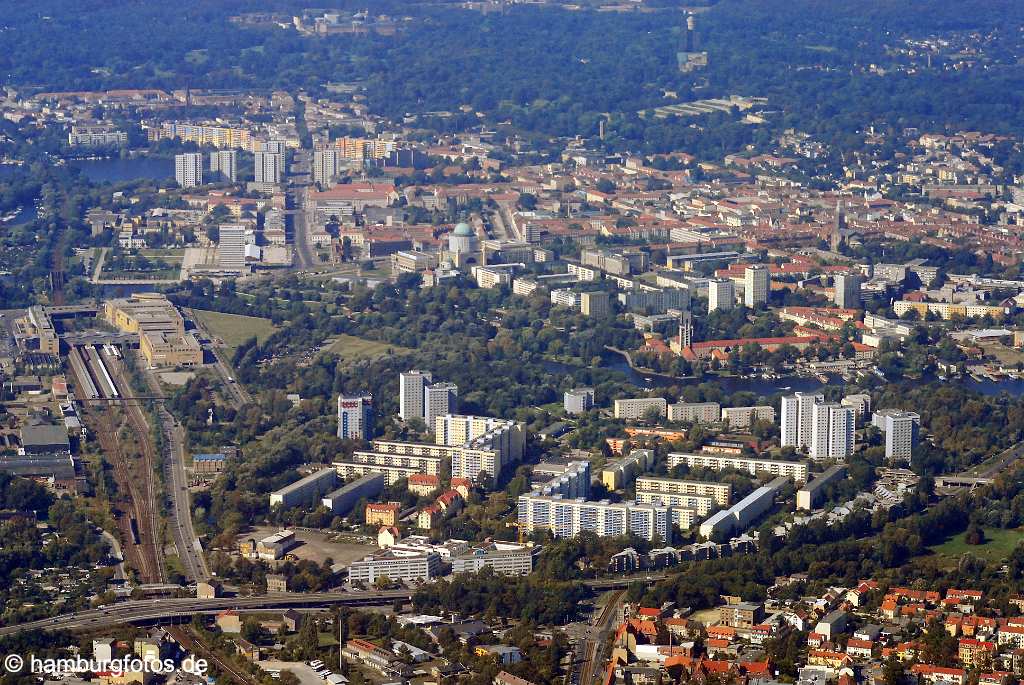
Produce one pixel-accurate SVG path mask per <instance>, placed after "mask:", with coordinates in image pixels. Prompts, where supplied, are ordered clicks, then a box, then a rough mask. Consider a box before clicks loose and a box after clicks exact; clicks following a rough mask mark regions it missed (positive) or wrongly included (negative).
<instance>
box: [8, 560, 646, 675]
mask: <svg viewBox="0 0 1024 685" xmlns="http://www.w3.org/2000/svg"><path fill="white" fill-rule="evenodd" d="M662 577H663V576H660V575H659V576H653V575H652V576H648V577H644V578H640V577H634V578H626V579H608V580H603V581H601V580H595V581H586V582H585V583H584V584H585V585H588V586H589V587H591V588H592V589H595V590H602V589H607V588H608V587H613V586H614V585H613V584H615V583H618V584H619V585H620V586H624V584H625V583H629V582H636V581H638V580H639V581H642V582H648V583H652V582H655V581H657V580H660V579H661V578H662ZM412 594H413V593H412V592H411V591H410V590H383V591H375V590H367V591H353V592H307V593H298V592H288V593H277V594H268V595H260V596H258V597H217V598H215V599H195V598H191V597H189V598H184V599H168V598H162V599H143V600H133V601H129V602H121V603H118V604H113V605H110V606H108V607H101V608H99V609H87V610H83V611H78V612H74V613H70V614H62V615H60V616H54V617H52V618H46V619H41V620H39V621H32V622H31V623H22V624H20V625H14V626H4V627H0V635H12V634H15V633H20V632H24V631H26V630H34V629H39V630H57V629H80V628H90V627H95V626H97V625H109V624H111V623H134V622H141V621H149V622H158V621H159V622H167V621H170V620H173V619H180V618H182V617H187V616H191V615H192V614H196V613H216V612H218V611H222V610H224V609H238V610H245V609H280V608H286V607H311V606H324V605H348V606H380V605H386V604H391V603H392V602H394V601H395V600H396V599H403V600H406V601H409V600H411V599H412ZM624 597H625V592H623V591H618V592H615V593H614V594H613V595H611V597H610V599H609V601H608V602H606V603H605V605H604V607H603V609H602V610H601V612H600V613H599V615H598V618H597V620H596V621H595V622H594V626H593V627H592V629H591V630H592V638H593V641H595V642H601V643H602V644H603V639H604V638H603V637H602V635H601V634H602V633H603V632H605V631H607V630H608V628H609V627H610V625H611V623H612V621H614V620H615V619H616V618H617V617H618V616H619V609H618V608H617V607H613V606H612V604H617V606H621V600H622V598H624ZM598 638H600V640H599V639H598ZM596 656H599V655H597V654H596V653H595V658H596ZM581 685H589V684H584V683H581Z"/></svg>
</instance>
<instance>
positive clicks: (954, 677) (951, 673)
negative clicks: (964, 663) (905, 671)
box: [910, 664, 967, 685]
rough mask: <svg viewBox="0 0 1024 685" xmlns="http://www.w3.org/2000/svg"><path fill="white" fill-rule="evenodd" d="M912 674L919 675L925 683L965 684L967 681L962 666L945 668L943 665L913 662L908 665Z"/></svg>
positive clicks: (965, 672)
mask: <svg viewBox="0 0 1024 685" xmlns="http://www.w3.org/2000/svg"><path fill="white" fill-rule="evenodd" d="M910 673H911V674H912V675H916V676H920V677H921V679H922V680H924V681H925V682H927V683H935V684H937V683H941V684H943V685H965V683H966V682H967V671H965V670H964V669H962V668H946V667H944V666H932V665H931V664H914V665H913V666H911V667H910Z"/></svg>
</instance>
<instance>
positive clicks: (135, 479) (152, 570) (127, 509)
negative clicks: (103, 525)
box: [71, 365, 164, 583]
mask: <svg viewBox="0 0 1024 685" xmlns="http://www.w3.org/2000/svg"><path fill="white" fill-rule="evenodd" d="M76 366H77V365H72V367H71V371H72V374H73V375H74V377H75V387H76V388H79V389H83V388H86V389H87V388H89V387H92V388H96V385H95V384H94V383H93V382H92V379H91V378H90V377H89V374H88V371H87V369H86V368H85V367H84V366H81V367H78V368H76ZM80 374H82V375H84V377H81V376H80ZM81 399H82V403H83V405H85V406H86V407H87V408H88V409H89V412H88V414H87V416H89V417H90V418H91V419H92V423H93V426H92V428H93V431H94V432H95V434H96V437H97V438H98V439H99V442H100V446H101V447H102V448H103V451H104V453H105V454H106V457H107V459H108V461H109V462H110V464H111V466H112V468H113V471H114V480H115V482H116V483H117V486H118V492H119V493H120V494H119V497H118V499H117V501H116V502H115V512H114V513H115V516H116V520H117V524H118V528H119V529H120V531H121V540H122V541H123V543H124V544H123V546H122V549H123V552H124V556H125V561H126V562H127V563H128V565H129V566H131V567H133V568H135V569H136V570H137V571H138V572H139V575H140V577H141V578H142V579H143V581H144V582H147V583H158V582H163V580H164V571H163V563H162V554H161V550H162V546H161V545H160V542H159V541H160V537H159V535H160V527H159V520H158V515H157V509H156V506H155V505H156V502H157V500H156V497H155V487H154V484H153V480H154V477H155V472H154V468H155V466H154V460H153V458H152V454H151V452H152V446H151V445H150V444H149V443H150V436H149V430H148V428H147V429H146V430H143V431H141V432H140V431H139V426H138V424H137V421H136V422H133V421H132V420H131V418H130V415H129V414H128V413H127V412H126V414H125V417H126V418H128V423H129V427H130V428H131V429H132V432H134V433H136V436H137V443H138V444H139V445H140V447H141V450H140V451H141V454H142V460H141V463H139V462H138V461H136V460H133V459H132V457H131V456H130V455H129V454H128V452H126V450H125V449H124V447H123V444H122V441H121V439H120V437H119V436H118V431H119V429H120V428H121V426H122V425H123V424H122V423H120V422H115V418H116V417H117V414H118V413H119V410H118V409H117V408H115V407H112V406H108V405H105V403H103V402H102V401H100V400H101V399H102V398H91V399H86V397H85V396H83V397H82V398H81Z"/></svg>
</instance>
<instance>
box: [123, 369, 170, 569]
mask: <svg viewBox="0 0 1024 685" xmlns="http://www.w3.org/2000/svg"><path fill="white" fill-rule="evenodd" d="M110 366H111V368H112V369H113V376H114V378H115V384H119V385H120V386H121V395H122V396H127V395H128V393H125V392H124V389H125V388H126V387H128V384H127V383H126V382H125V380H124V374H123V373H122V371H123V369H122V367H121V363H120V362H115V363H113V364H111V365H110ZM122 407H123V410H124V413H125V417H126V418H127V419H128V423H129V425H130V426H131V429H132V431H133V432H134V433H135V435H136V436H137V438H138V445H139V451H140V453H141V455H142V466H141V471H142V473H141V475H142V486H141V489H142V491H143V497H144V498H145V499H143V500H142V501H143V502H144V503H145V506H143V507H141V509H140V510H138V511H137V515H138V520H139V521H140V522H141V523H140V524H139V525H140V527H141V528H142V529H145V530H147V531H148V533H149V537H150V540H149V544H150V545H152V558H153V560H154V561H155V572H156V575H155V577H154V578H153V580H152V581H151V582H157V583H160V582H163V581H164V580H165V578H164V566H163V563H161V562H162V559H163V554H162V549H163V545H161V544H160V540H161V537H162V536H161V525H160V515H159V505H158V502H159V501H160V500H159V499H158V492H157V473H158V465H157V458H156V453H157V450H156V446H155V445H154V444H153V436H152V431H151V428H150V424H149V421H148V420H147V419H146V414H145V412H144V411H143V410H142V406H141V404H139V402H138V400H134V401H130V402H125V403H124V404H123V405H122ZM136 501H138V500H136Z"/></svg>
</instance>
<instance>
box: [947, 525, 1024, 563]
mask: <svg viewBox="0 0 1024 685" xmlns="http://www.w3.org/2000/svg"><path fill="white" fill-rule="evenodd" d="M1020 542H1024V532H1022V531H1021V530H1020V529H1016V530H1004V529H1002V528H986V529H985V543H984V544H982V545H968V544H967V543H966V542H964V534H963V533H957V534H956V535H954V536H952V537H950V538H947V539H946V540H945V541H944V542H942V543H941V544H938V545H932V546H931V547H929V548H928V549H929V550H930V551H931V552H932V553H933V554H936V555H938V556H940V557H946V558H948V559H950V560H951V561H956V560H959V559H960V557H961V556H962V555H964V554H967V553H970V554H971V555H972V556H975V557H978V558H979V559H984V560H985V561H1000V560H1002V559H1006V558H1007V557H1009V556H1010V553H1011V552H1012V551H1013V549H1014V547H1016V546H1017V544H1018V543H1020Z"/></svg>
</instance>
